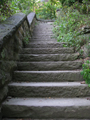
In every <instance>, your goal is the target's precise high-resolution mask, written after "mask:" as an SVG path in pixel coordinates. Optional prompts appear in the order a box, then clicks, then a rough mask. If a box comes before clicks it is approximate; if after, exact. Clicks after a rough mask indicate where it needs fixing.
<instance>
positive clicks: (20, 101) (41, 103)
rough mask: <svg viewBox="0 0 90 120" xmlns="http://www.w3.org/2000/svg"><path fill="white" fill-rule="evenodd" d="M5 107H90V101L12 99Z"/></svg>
mask: <svg viewBox="0 0 90 120" xmlns="http://www.w3.org/2000/svg"><path fill="white" fill-rule="evenodd" d="M3 105H19V106H27V107H29V106H35V107H36V106H37V107H38V106H60V107H73V106H74V107H77V106H87V107H90V100H87V98H67V99H66V98H11V99H7V100H6V101H5V102H3Z"/></svg>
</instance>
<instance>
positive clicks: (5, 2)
mask: <svg viewBox="0 0 90 120" xmlns="http://www.w3.org/2000/svg"><path fill="white" fill-rule="evenodd" d="M11 14H12V11H11V9H10V4H9V0H1V1H0V21H2V20H5V19H6V18H7V17H9V16H10V15H11Z"/></svg>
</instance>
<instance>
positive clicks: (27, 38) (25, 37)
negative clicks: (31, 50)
mask: <svg viewBox="0 0 90 120" xmlns="http://www.w3.org/2000/svg"><path fill="white" fill-rule="evenodd" d="M30 38H31V37H30V33H29V32H26V35H25V36H24V42H25V43H26V44H28V43H29V40H30Z"/></svg>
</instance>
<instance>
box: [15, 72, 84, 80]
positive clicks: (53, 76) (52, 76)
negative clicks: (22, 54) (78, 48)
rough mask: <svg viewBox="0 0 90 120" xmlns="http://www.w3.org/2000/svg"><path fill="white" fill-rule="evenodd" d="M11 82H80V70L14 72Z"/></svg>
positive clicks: (81, 78)
mask: <svg viewBox="0 0 90 120" xmlns="http://www.w3.org/2000/svg"><path fill="white" fill-rule="evenodd" d="M13 78H14V79H13V81H22V82H23V81H24V82H26V81H27V82H61V81H62V82H65V81H70V82H72V81H82V80H83V77H82V75H81V71H80V70H71V71H70V70H68V71H15V72H14V76H13Z"/></svg>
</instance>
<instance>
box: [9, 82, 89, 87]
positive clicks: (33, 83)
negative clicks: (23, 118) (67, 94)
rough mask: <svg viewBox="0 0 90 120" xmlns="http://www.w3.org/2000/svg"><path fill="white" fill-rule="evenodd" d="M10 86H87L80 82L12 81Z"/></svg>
mask: <svg viewBox="0 0 90 120" xmlns="http://www.w3.org/2000/svg"><path fill="white" fill-rule="evenodd" d="M9 86H28V87H29V86H35V87H41V86H42V87H74V86H77V87H78V86H79V87H82V86H87V87H88V85H87V84H81V83H80V82H12V83H10V84H9Z"/></svg>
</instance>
